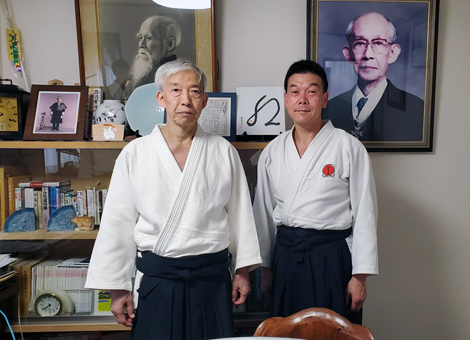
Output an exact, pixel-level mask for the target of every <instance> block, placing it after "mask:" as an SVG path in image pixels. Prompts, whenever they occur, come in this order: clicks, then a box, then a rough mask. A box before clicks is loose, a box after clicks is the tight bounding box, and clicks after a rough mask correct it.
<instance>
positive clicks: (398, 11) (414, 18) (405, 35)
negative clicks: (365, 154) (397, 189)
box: [307, 0, 439, 152]
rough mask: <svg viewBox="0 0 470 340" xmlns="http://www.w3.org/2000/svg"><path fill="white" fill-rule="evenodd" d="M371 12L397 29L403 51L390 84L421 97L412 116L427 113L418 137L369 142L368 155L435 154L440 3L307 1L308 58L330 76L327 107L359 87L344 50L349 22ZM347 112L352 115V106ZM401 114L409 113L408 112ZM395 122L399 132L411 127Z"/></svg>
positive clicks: (428, 0)
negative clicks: (379, 153)
mask: <svg viewBox="0 0 470 340" xmlns="http://www.w3.org/2000/svg"><path fill="white" fill-rule="evenodd" d="M368 12H377V13H379V14H382V15H383V16H384V17H386V18H387V19H389V20H390V22H392V23H393V24H394V25H395V28H396V31H397V39H396V40H395V43H396V44H399V45H400V48H401V52H400V54H399V56H398V58H397V59H396V61H395V62H393V63H390V64H389V66H388V70H387V72H386V76H387V82H388V83H389V84H390V82H391V83H392V84H394V86H396V88H398V89H400V90H402V91H401V93H406V96H408V94H411V97H413V98H415V97H418V98H419V100H420V102H419V103H422V104H421V105H420V106H416V107H419V109H415V110H414V111H413V112H414V114H418V115H420V114H421V111H422V116H420V117H419V119H420V121H419V123H418V124H415V125H416V129H415V130H414V132H413V133H415V135H416V136H418V137H417V138H409V139H408V138H407V139H405V138H402V139H400V138H401V137H399V136H398V134H397V136H395V137H392V138H390V139H388V137H383V140H378V139H377V140H364V141H362V143H363V144H364V146H365V147H366V148H367V150H368V151H396V152H400V151H405V152H432V150H433V127H434V101H435V83H436V56H437V36H438V34H437V33H438V14H439V0H419V1H414V0H399V1H398V0H396V1H391V0H383V1H378V0H376V1H374V0H363V1H354V0H307V58H308V59H311V60H314V61H317V62H318V63H319V64H320V65H321V66H323V67H324V69H325V71H326V73H327V76H328V82H329V87H328V90H329V103H328V104H330V101H331V100H332V99H333V98H335V97H338V98H339V96H340V95H345V94H346V93H348V91H351V93H352V91H353V89H354V88H355V85H356V84H357V79H358V78H357V77H358V76H357V74H356V73H355V71H354V70H355V69H354V67H353V65H352V64H353V62H351V61H347V60H346V59H345V56H344V55H343V52H342V51H343V48H344V47H346V46H348V42H347V40H346V28H347V27H348V24H349V23H351V22H352V21H353V20H355V19H357V18H358V17H360V16H361V15H363V14H366V13H368ZM333 13H334V15H331V14H333ZM327 18H329V20H326V19H327ZM332 18H333V19H332ZM366 48H368V47H366ZM388 87H389V88H390V87H391V86H388ZM342 98H345V97H342ZM400 98H404V97H400ZM406 98H408V97H406ZM349 101H351V99H349ZM408 102H410V101H408ZM402 106H405V104H404V103H402ZM421 106H422V107H423V109H422V110H421ZM333 107H335V106H333ZM342 112H343V111H342ZM345 112H346V115H351V109H350V108H348V109H347V111H345ZM395 112H396V111H395ZM402 112H403V114H404V113H405V110H404V109H402ZM374 113H375V112H372V114H371V116H372V115H373V114H374ZM406 114H408V109H407V112H406ZM351 116H352V115H351ZM403 117H405V116H404V115H403ZM351 119H352V118H351ZM385 120H386V119H385V118H384V119H383V121H384V122H385ZM333 124H335V122H334V121H333ZM394 124H395V125H396V126H397V128H396V129H395V131H400V130H401V131H405V130H406V129H410V128H409V125H405V124H407V123H406V121H405V120H401V121H399V122H398V123H394ZM400 124H401V125H400ZM338 125H340V124H338ZM383 126H385V123H384V124H383ZM389 126H391V125H389ZM402 127H403V129H401V128H402ZM345 130H346V129H345ZM347 132H350V133H352V134H354V133H353V131H347Z"/></svg>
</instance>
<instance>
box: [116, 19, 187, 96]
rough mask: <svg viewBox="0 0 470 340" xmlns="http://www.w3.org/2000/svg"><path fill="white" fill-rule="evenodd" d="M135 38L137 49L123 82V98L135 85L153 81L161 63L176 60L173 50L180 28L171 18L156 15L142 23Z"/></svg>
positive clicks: (177, 43) (178, 37)
mask: <svg viewBox="0 0 470 340" xmlns="http://www.w3.org/2000/svg"><path fill="white" fill-rule="evenodd" d="M137 38H138V41H139V45H138V46H139V49H138V52H137V55H136V56H135V58H134V61H133V62H132V65H131V68H130V71H129V78H128V80H127V82H126V84H125V90H124V97H125V99H128V98H129V96H130V95H131V93H132V92H133V91H134V90H135V88H136V87H138V86H141V85H145V84H150V83H153V82H154V80H155V72H156V71H157V69H158V68H159V67H160V66H161V65H163V64H164V63H166V62H168V61H173V60H176V55H175V54H174V50H175V49H176V48H177V47H178V45H179V44H180V42H181V30H180V27H179V26H178V24H177V23H176V22H175V21H174V20H173V19H170V18H168V17H165V16H159V15H156V16H152V17H150V18H147V19H146V20H145V21H144V22H143V23H142V25H141V27H140V31H139V33H138V34H137Z"/></svg>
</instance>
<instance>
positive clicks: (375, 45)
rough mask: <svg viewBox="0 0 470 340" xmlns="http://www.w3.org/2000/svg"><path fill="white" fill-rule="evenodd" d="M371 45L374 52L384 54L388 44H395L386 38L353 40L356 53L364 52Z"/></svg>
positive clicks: (353, 48)
mask: <svg viewBox="0 0 470 340" xmlns="http://www.w3.org/2000/svg"><path fill="white" fill-rule="evenodd" d="M369 45H371V47H372V51H374V53H377V54H382V53H385V50H386V49H387V46H388V45H393V43H390V42H388V41H387V40H385V39H374V40H372V41H367V40H364V39H357V40H353V42H352V50H353V52H354V53H356V54H360V53H364V51H365V50H367V47H368V46H369Z"/></svg>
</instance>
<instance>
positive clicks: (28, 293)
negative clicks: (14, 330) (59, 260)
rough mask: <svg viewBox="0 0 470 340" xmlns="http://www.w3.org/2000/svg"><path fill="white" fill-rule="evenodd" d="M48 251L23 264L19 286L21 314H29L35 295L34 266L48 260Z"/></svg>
mask: <svg viewBox="0 0 470 340" xmlns="http://www.w3.org/2000/svg"><path fill="white" fill-rule="evenodd" d="M47 257H48V254H47V253H44V254H43V255H42V256H40V257H39V258H35V259H32V260H29V261H26V263H23V264H22V265H21V268H20V271H19V276H20V280H21V287H18V288H19V289H18V291H19V292H21V293H20V312H21V316H28V306H29V302H30V301H31V298H32V297H33V272H32V271H33V268H34V267H35V266H36V265H37V264H39V263H41V262H43V261H44V260H46V258H47Z"/></svg>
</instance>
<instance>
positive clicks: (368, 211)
mask: <svg viewBox="0 0 470 340" xmlns="http://www.w3.org/2000/svg"><path fill="white" fill-rule="evenodd" d="M355 150H356V151H355V154H354V156H353V159H352V160H351V172H350V193H351V208H352V213H353V234H352V250H351V256H352V266H353V271H352V274H353V275H354V274H378V273H379V266H378V250H377V215H378V208H377V194H376V189H375V181H374V174H373V172H372V166H371V160H370V157H369V154H368V153H367V151H366V150H365V148H364V147H361V148H356V149H355Z"/></svg>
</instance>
